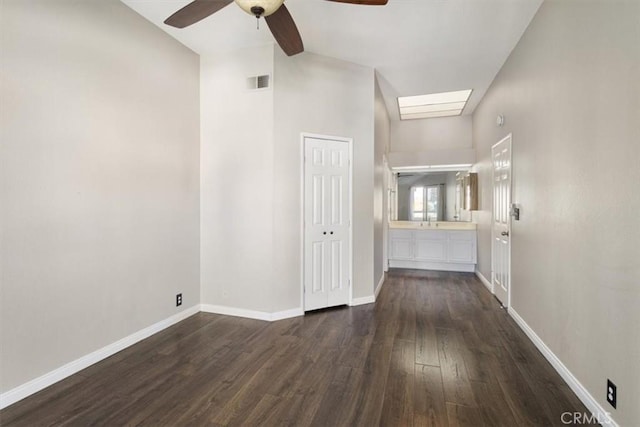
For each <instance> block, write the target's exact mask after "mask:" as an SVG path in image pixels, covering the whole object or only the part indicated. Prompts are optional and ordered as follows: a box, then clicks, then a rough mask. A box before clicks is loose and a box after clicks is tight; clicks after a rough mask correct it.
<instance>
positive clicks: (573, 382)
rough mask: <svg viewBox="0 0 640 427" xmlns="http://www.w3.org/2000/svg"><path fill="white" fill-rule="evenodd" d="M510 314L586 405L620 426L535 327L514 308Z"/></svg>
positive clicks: (612, 423)
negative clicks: (539, 334) (545, 341)
mask: <svg viewBox="0 0 640 427" xmlns="http://www.w3.org/2000/svg"><path fill="white" fill-rule="evenodd" d="M507 311H508V312H509V315H510V316H511V317H512V318H513V320H515V322H516V323H517V324H518V326H520V329H522V330H523V331H524V333H525V334H527V336H528V337H529V339H530V340H531V341H532V342H533V344H535V346H536V347H537V348H538V350H540V352H541V353H542V355H543V356H544V357H545V358H546V359H547V360H548V361H549V363H551V366H553V368H554V369H555V370H556V371H557V372H558V374H560V376H561V377H562V379H563V380H564V381H565V382H566V383H567V384H568V385H569V387H570V388H571V390H573V392H574V393H575V394H576V395H577V396H578V398H579V399H580V400H581V401H582V403H583V404H584V406H586V407H587V409H589V410H590V411H591V413H592V414H594V415H596V416H597V417H598V419H599V420H602V421H604V424H606V425H607V426H614V427H618V424H617V423H616V422H615V421H614V420H613V419H612V418H611V417H610V414H611V413H610V412H607V411H606V410H605V409H604V408H603V407H602V406H601V405H600V404H599V403H598V402H597V401H596V399H594V397H593V396H592V395H591V394H590V393H589V391H587V389H586V388H585V387H584V386H583V385H582V384H581V383H580V381H578V379H577V378H576V377H575V376H574V375H573V374H572V373H571V371H570V370H569V369H568V368H567V367H566V366H565V365H564V363H562V361H561V360H560V359H559V358H558V356H556V355H555V354H554V353H553V351H551V349H550V348H549V347H547V345H546V344H545V343H544V341H542V339H541V338H540V337H539V336H538V335H537V334H536V333H535V332H534V330H533V329H531V327H530V326H529V325H528V324H527V322H525V321H524V319H523V318H522V317H520V315H519V314H518V313H517V312H516V311H515V310H514V309H513V307H509V308H508V309H507Z"/></svg>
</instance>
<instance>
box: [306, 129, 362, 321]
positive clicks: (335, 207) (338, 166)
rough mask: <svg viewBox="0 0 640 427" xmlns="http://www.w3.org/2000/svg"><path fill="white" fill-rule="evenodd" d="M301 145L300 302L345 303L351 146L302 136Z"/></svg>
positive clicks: (311, 306)
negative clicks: (302, 158) (302, 248)
mask: <svg viewBox="0 0 640 427" xmlns="http://www.w3.org/2000/svg"><path fill="white" fill-rule="evenodd" d="M304 150H305V163H304V181H305V184H304V206H305V212H304V224H305V227H304V289H305V297H304V305H305V310H307V311H308V310H315V309H318V308H324V307H330V306H333V305H342V304H348V303H349V297H350V295H349V292H350V287H349V276H350V269H351V266H350V260H349V257H350V233H349V227H350V225H349V223H348V218H349V207H350V203H349V162H348V158H349V148H348V144H347V143H346V142H342V141H333V140H326V139H318V138H305V139H304ZM316 248H318V249H316ZM320 248H321V249H320ZM317 251H321V252H322V256H319V255H316V252H317ZM318 281H320V282H321V284H318V283H316V282H318Z"/></svg>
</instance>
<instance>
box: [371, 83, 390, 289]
mask: <svg viewBox="0 0 640 427" xmlns="http://www.w3.org/2000/svg"><path fill="white" fill-rule="evenodd" d="M374 114H375V117H374V120H375V128H374V132H375V133H374V140H375V144H374V145H375V147H374V156H375V157H374V162H375V165H374V183H373V187H374V188H373V245H374V255H373V264H374V265H373V279H374V283H375V285H376V286H377V285H378V283H380V280H381V278H382V276H383V274H384V268H385V266H384V263H385V262H386V259H385V258H386V256H385V255H386V251H385V245H386V244H387V240H386V232H387V224H388V222H389V218H388V212H389V209H388V206H387V203H388V197H387V189H388V185H389V183H388V182H387V175H388V169H387V167H386V166H385V164H384V157H385V155H386V154H387V153H388V152H389V142H390V136H391V134H390V122H389V113H388V111H387V106H386V105H385V102H384V97H383V96H382V91H381V90H380V86H379V85H378V80H377V78H376V81H375V100H374Z"/></svg>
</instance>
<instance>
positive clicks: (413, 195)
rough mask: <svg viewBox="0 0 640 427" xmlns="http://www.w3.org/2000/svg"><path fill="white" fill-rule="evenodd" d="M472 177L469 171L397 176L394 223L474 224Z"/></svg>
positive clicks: (402, 173) (393, 192)
mask: <svg viewBox="0 0 640 427" xmlns="http://www.w3.org/2000/svg"><path fill="white" fill-rule="evenodd" d="M469 175H470V174H469V172H468V171H432V172H397V173H395V174H394V176H395V191H394V190H393V189H392V190H391V193H392V194H391V203H392V204H393V202H395V207H396V210H395V212H392V216H391V218H392V220H396V221H433V222H437V221H471V210H473V209H477V207H474V206H473V204H470V202H469V198H470V197H471V196H475V194H473V193H475V190H474V189H473V188H471V186H470V181H471V180H470V179H469ZM476 188H477V187H476ZM476 204H477V202H476Z"/></svg>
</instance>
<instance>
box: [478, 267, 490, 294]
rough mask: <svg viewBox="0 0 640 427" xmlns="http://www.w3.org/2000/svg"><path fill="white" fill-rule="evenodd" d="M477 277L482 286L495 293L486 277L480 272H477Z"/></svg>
mask: <svg viewBox="0 0 640 427" xmlns="http://www.w3.org/2000/svg"><path fill="white" fill-rule="evenodd" d="M476 276H478V279H480V281H481V282H482V284H483V285H485V286H486V287H487V289H489V292H491V293H493V285H492V284H491V282H489V281H488V280H487V278H486V277H484V275H483V274H482V273H480V270H476Z"/></svg>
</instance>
